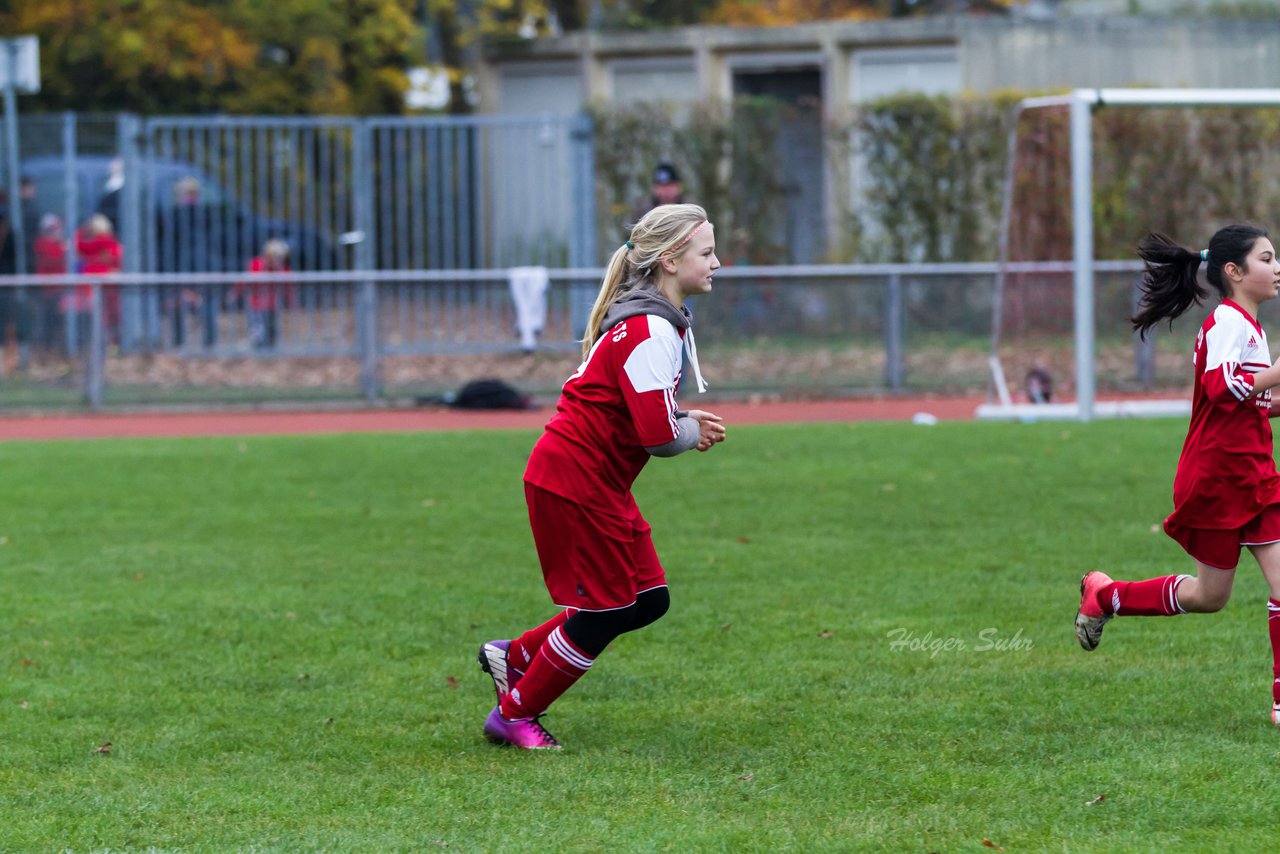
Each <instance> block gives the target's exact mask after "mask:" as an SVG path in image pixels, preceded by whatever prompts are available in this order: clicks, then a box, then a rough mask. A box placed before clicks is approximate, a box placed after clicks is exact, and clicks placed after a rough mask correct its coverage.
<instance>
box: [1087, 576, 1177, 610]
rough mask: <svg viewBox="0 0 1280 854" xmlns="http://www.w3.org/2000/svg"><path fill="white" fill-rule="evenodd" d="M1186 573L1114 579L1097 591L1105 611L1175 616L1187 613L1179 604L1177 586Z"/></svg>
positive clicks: (1099, 601) (1099, 602)
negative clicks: (1137, 579)
mask: <svg viewBox="0 0 1280 854" xmlns="http://www.w3.org/2000/svg"><path fill="white" fill-rule="evenodd" d="M1190 577H1191V576H1189V575H1165V576H1161V577H1160V578H1148V579H1147V580H1146V581H1113V582H1111V583H1110V584H1108V585H1107V586H1106V587H1103V588H1102V589H1101V590H1099V591H1098V604H1099V605H1100V606H1102V610H1103V612H1104V613H1107V614H1115V615H1116V616H1122V617H1175V616H1177V615H1178V614H1183V613H1186V612H1185V611H1183V610H1182V606H1181V605H1180V604H1178V586H1179V585H1180V584H1182V579H1184V578H1190Z"/></svg>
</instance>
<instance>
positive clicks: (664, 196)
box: [631, 163, 693, 222]
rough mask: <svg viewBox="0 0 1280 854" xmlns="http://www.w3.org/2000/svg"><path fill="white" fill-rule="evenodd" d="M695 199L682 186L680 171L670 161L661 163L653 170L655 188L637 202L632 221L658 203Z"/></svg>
mask: <svg viewBox="0 0 1280 854" xmlns="http://www.w3.org/2000/svg"><path fill="white" fill-rule="evenodd" d="M692 203H693V199H691V198H689V197H688V196H686V195H685V194H684V189H683V188H682V187H681V186H680V173H679V172H677V171H676V167H674V166H672V165H671V164H670V163H659V164H658V165H657V167H656V168H655V169H654V170H653V188H652V190H651V191H650V193H649V195H647V196H645V197H644V198H642V199H640V200H639V201H637V202H636V204H635V207H634V208H633V209H632V211H631V221H632V222H639V221H640V218H641V217H642V216H644V215H645V214H647V213H648V212H649V211H651V210H653V209H654V208H656V207H657V206H658V205H684V204H692Z"/></svg>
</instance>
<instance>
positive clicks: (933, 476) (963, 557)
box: [0, 421, 1280, 852]
mask: <svg viewBox="0 0 1280 854" xmlns="http://www.w3.org/2000/svg"><path fill="white" fill-rule="evenodd" d="M1182 432H1183V426H1182V424H1181V423H1179V422H1176V421H1153V422H1125V423H1116V422H1113V423H1098V424H1093V425H1078V424H1070V425H1064V424H1034V425H986V424H968V423H966V424H959V423H957V424H943V425H940V426H937V427H933V428H925V427H912V426H910V425H902V424H859V425H805V426H786V427H751V428H738V429H733V428H732V426H731V432H730V438H729V441H728V442H726V443H725V444H724V445H721V446H718V447H717V448H716V449H715V450H714V451H713V452H712V453H709V454H705V455H697V454H691V455H687V456H686V457H682V458H680V459H677V460H659V461H655V462H653V463H651V464H650V466H649V468H648V470H647V471H646V472H645V474H644V475H643V476H642V478H641V481H640V483H639V484H638V488H637V495H638V498H639V501H640V504H641V507H642V508H644V510H645V511H646V515H647V517H648V518H649V520H650V522H651V523H652V524H653V527H654V532H655V540H656V542H657V545H658V549H659V552H660V553H661V554H662V556H663V560H664V564H665V565H666V567H667V572H668V576H669V579H670V581H671V584H672V597H673V607H672V610H671V612H670V614H668V616H667V617H666V618H665V619H663V620H662V621H660V622H659V623H657V624H655V625H654V626H652V627H651V628H649V629H646V630H644V631H642V632H639V633H637V634H635V635H630V636H625V637H623V638H622V639H620V640H619V641H618V642H617V643H616V644H615V645H614V646H613V647H612V648H610V650H608V651H607V652H606V653H605V654H604V655H603V656H602V657H601V659H600V660H599V662H598V663H597V665H596V666H595V668H594V669H593V670H592V672H591V673H590V674H589V675H588V676H587V677H586V678H585V679H584V680H583V681H582V682H581V683H579V684H578V686H577V687H576V688H575V689H574V690H573V691H571V692H570V693H569V694H568V695H566V696H565V697H564V698H563V699H562V700H561V701H560V702H559V703H558V704H557V705H556V706H554V707H553V709H552V712H551V714H550V715H548V717H547V718H546V723H547V725H548V728H549V729H551V731H552V732H554V733H555V734H556V735H557V736H558V737H559V738H560V739H561V741H562V742H563V743H564V744H565V745H566V749H565V750H564V751H562V752H561V753H558V754H546V753H536V754H530V753H522V752H518V751H515V750H511V749H501V748H497V747H494V746H492V745H490V744H487V743H486V742H484V741H483V739H482V737H481V733H480V728H481V724H482V722H483V720H484V717H485V715H486V714H487V712H488V711H489V709H490V708H491V706H492V703H493V697H492V693H491V688H490V684H489V681H488V679H487V678H486V677H484V675H483V674H481V673H480V672H479V669H478V667H477V666H476V665H475V662H474V660H473V656H474V654H475V649H476V647H477V645H478V644H479V643H480V642H482V641H484V640H487V639H489V638H494V637H509V636H511V635H512V634H513V633H515V632H517V631H519V630H521V629H523V628H525V627H527V626H529V625H532V624H533V623H535V622H537V621H541V620H542V619H545V618H546V617H548V616H550V614H551V607H550V604H549V602H548V600H547V597H546V593H545V591H544V590H543V588H542V583H541V577H540V574H539V572H538V568H537V563H536V558H535V555H534V550H533V545H532V539H531V537H530V535H529V532H528V528H527V520H526V518H525V516H524V507H523V494H522V489H521V485H520V475H521V472H522V468H523V463H524V459H525V457H526V455H527V453H528V449H529V448H530V446H531V444H532V442H533V440H534V438H535V434H534V433H530V432H528V431H516V432H477V433H470V434H417V435H353V436H341V437H307V438H250V439H202V440H148V441H96V442H63V443H50V444H26V443H13V444H5V445H0V466H2V468H0V470H2V471H3V472H4V494H3V498H0V508H2V512H0V590H2V591H3V598H0V631H2V632H3V647H2V648H3V658H2V659H0V667H2V668H3V683H2V684H3V691H0V734H2V736H0V850H3V851H49V852H53V851H64V850H69V851H78V852H83V851H105V850H112V851H149V850H180V851H232V850H234V851H280V852H294V851H336V852H349V851H351V852H354V851H362V852H363V851H368V852H383V851H434V850H451V851H539V852H541V851H546V852H550V851H603V850H620V851H677V852H684V851H726V852H729V851H733V852H736V851H782V850H791V851H877V852H879V851H904V852H929V851H938V852H964V851H973V852H989V851H992V850H995V849H993V848H992V847H989V846H987V845H986V844H984V840H990V842H991V843H992V844H993V845H996V846H1000V847H1001V848H1003V850H1005V851H1009V852H1015V851H1081V852H1084V851H1126V852H1129V851H1160V852H1167V851H1172V850H1178V851H1182V850H1190V851H1215V852H1221V851H1251V852H1252V851H1260V850H1266V849H1267V848H1269V847H1271V845H1272V844H1273V843H1274V832H1275V831H1274V806H1275V804H1276V803H1277V802H1280V782H1278V781H1277V778H1276V775H1275V773H1274V772H1275V767H1276V762H1277V757H1278V755H1280V732H1276V731H1274V730H1273V728H1272V727H1271V726H1270V724H1269V722H1268V717H1267V715H1268V709H1269V700H1270V690H1269V687H1270V660H1271V659H1270V653H1269V648H1268V643H1267V630H1266V617H1265V607H1264V603H1265V601H1266V589H1265V585H1264V584H1263V582H1262V580H1261V577H1260V574H1259V573H1258V572H1257V570H1256V569H1255V568H1254V567H1253V565H1252V563H1251V562H1250V563H1242V572H1241V577H1240V581H1239V583H1238V585H1237V588H1236V595H1235V597H1234V598H1233V600H1232V602H1231V603H1230V604H1229V605H1228V606H1227V608H1226V609H1225V610H1224V611H1223V612H1222V613H1219V614H1216V615H1212V616H1190V617H1182V618H1178V619H1146V620H1142V619H1131V620H1120V621H1118V622H1115V623H1112V624H1111V625H1110V626H1109V627H1108V629H1107V633H1106V637H1105V639H1104V642H1103V645H1102V647H1101V648H1100V649H1099V651H1098V652H1096V653H1093V654H1086V653H1084V652H1082V651H1081V650H1080V649H1079V648H1078V647H1077V645H1076V643H1075V640H1074V638H1073V636H1072V632H1071V627H1070V624H1071V618H1072V616H1073V614H1074V611H1075V606H1076V596H1077V583H1078V579H1079V576H1080V574H1081V572H1082V571H1083V570H1085V569H1088V568H1092V567H1103V568H1107V569H1109V570H1110V571H1112V572H1113V573H1114V574H1118V575H1120V576H1122V577H1146V576H1151V575H1157V574H1166V573H1168V572H1181V571H1188V569H1189V566H1190V562H1189V560H1188V559H1186V558H1185V557H1184V556H1183V555H1182V553H1181V552H1180V550H1179V549H1178V547H1177V546H1176V545H1175V544H1174V543H1173V542H1172V541H1171V540H1168V539H1167V538H1166V537H1165V536H1164V535H1163V534H1160V533H1157V532H1156V531H1155V526H1157V525H1158V523H1159V522H1160V520H1161V518H1162V517H1163V515H1164V514H1165V513H1166V512H1167V509H1168V508H1169V504H1170V487H1171V481H1172V474H1173V467H1174V464H1175V461H1176V458H1177V454H1178V450H1179V447H1180V444H1181V440H1182ZM107 742H110V747H109V748H103V749H99V748H100V746H102V745H104V744H106V743H107ZM108 751H109V752H108Z"/></svg>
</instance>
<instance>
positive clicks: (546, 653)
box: [502, 627, 595, 721]
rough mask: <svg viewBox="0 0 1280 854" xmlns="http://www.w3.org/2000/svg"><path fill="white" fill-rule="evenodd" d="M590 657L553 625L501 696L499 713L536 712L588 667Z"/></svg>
mask: <svg viewBox="0 0 1280 854" xmlns="http://www.w3.org/2000/svg"><path fill="white" fill-rule="evenodd" d="M594 661H595V659H594V658H590V657H588V656H587V654H586V653H584V652H583V651H582V650H580V649H578V648H577V647H576V646H574V645H573V641H571V640H569V638H568V637H566V636H565V633H564V630H563V629H561V628H559V627H557V628H556V629H554V630H553V631H552V632H551V634H549V635H547V642H546V643H544V644H543V645H542V647H541V648H540V649H539V650H538V654H537V655H535V656H534V657H533V662H532V663H531V664H530V665H529V669H528V670H526V671H525V674H524V676H521V677H520V681H519V682H517V683H516V685H515V687H514V688H512V689H511V693H510V694H504V695H503V697H502V716H503V717H504V718H506V719H507V720H509V721H511V720H515V719H516V718H530V717H533V716H534V715H540V714H542V713H543V712H545V711H546V710H547V707H548V706H550V705H551V704H552V703H554V702H555V701H556V700H557V699H558V698H559V697H560V695H561V694H563V693H564V692H565V691H568V690H569V687H570V686H571V685H573V683H574V682H577V681H578V679H579V678H581V677H582V674H584V673H586V672H587V669H588V668H590V667H591V664H592V662H594Z"/></svg>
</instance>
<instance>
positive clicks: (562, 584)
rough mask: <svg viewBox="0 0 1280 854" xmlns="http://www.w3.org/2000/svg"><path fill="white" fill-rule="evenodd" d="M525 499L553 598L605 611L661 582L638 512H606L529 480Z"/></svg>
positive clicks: (664, 580) (565, 605) (646, 527)
mask: <svg viewBox="0 0 1280 854" xmlns="http://www.w3.org/2000/svg"><path fill="white" fill-rule="evenodd" d="M524 498H525V501H526V502H527V503H528V505H529V524H530V525H531V526H532V528H533V543H534V545H535V546H537V547H538V561H539V563H541V564H542V578H543V580H544V581H546V583H547V592H548V593H550V594H551V601H552V602H554V603H556V604H557V605H559V606H561V607H563V608H577V609H579V610H582V611H610V610H613V609H616V608H625V607H627V606H628V605H631V604H632V603H634V602H635V601H636V594H637V593H643V592H644V591H646V590H651V589H653V588H655V587H665V586H666V584H667V576H666V573H665V572H663V571H662V564H661V563H659V562H658V552H657V551H656V550H655V549H654V547H653V537H652V536H651V535H650V529H649V523H648V522H646V521H645V520H644V518H643V517H642V516H640V515H639V514H638V513H637V514H636V517H635V519H622V518H620V517H617V516H609V515H606V514H604V513H599V512H597V511H594V510H592V509H591V508H589V507H584V506H582V505H581V504H577V503H575V502H573V501H570V500H569V499H567V498H562V497H561V496H559V495H556V494H555V493H554V492H548V491H547V490H545V489H542V488H540V487H537V486H534V485H533V484H530V483H526V484H525V485H524Z"/></svg>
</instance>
